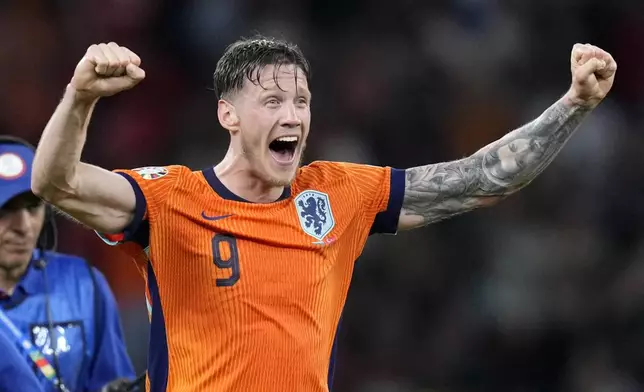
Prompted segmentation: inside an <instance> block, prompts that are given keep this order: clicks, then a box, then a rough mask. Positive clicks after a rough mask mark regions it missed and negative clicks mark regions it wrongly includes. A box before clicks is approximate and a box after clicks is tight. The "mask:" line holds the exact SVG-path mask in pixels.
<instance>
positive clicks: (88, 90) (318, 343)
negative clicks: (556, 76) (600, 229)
mask: <svg viewBox="0 0 644 392" xmlns="http://www.w3.org/2000/svg"><path fill="white" fill-rule="evenodd" d="M571 70H572V84H571V86H570V89H569V90H568V91H567V92H566V93H565V95H564V96H563V97H562V98H561V99H559V100H558V101H556V102H555V103H554V104H553V105H552V106H551V107H550V108H548V109H547V110H546V111H545V112H544V113H543V114H542V115H541V116H539V117H538V118H537V119H535V120H534V121H532V122H530V123H529V124H526V125H524V126H522V127H520V128H518V129H516V130H514V131H512V132H510V133H508V134H507V135H506V136H504V137H503V138H501V139H500V140H498V141H496V142H494V143H492V144H490V145H488V146H486V147H484V148H482V149H481V150H479V151H477V152H476V153H474V154H472V155H471V156H469V157H467V158H464V159H460V160H457V161H453V162H445V163H437V164H430V165H426V166H420V167H414V168H410V169H406V170H399V169H393V168H389V167H376V166H368V165H360V164H349V163H339V162H314V163H312V164H310V165H307V166H303V167H300V159H301V157H302V153H303V151H304V149H305V145H306V140H307V137H308V135H309V124H310V121H311V111H310V107H311V106H310V105H311V91H310V89H309V73H310V68H309V63H308V62H307V60H306V59H305V57H304V56H303V54H302V52H301V51H300V49H298V47H297V46H295V45H293V44H291V43H287V42H282V41H278V40H273V39H269V38H263V37H256V38H252V39H244V40H240V41H238V42H235V43H234V44H232V45H231V46H230V47H228V49H227V50H226V51H225V53H224V54H223V57H222V58H221V59H220V60H219V62H218V64H217V67H216V70H215V73H214V86H215V90H216V93H217V94H218V98H219V101H218V106H217V115H218V119H219V123H220V124H221V126H222V127H223V128H225V129H226V130H227V131H228V132H229V133H230V145H229V148H228V152H227V153H226V155H225V157H224V158H223V160H222V161H221V162H219V163H218V164H217V165H215V166H214V167H208V168H206V169H204V170H201V171H192V170H190V169H188V168H186V167H183V166H165V167H146V168H140V169H135V170H119V171H116V172H111V171H108V170H104V169H102V168H99V167H96V166H92V165H90V164H87V163H83V162H81V161H80V157H81V151H82V149H83V145H84V143H85V138H86V132H87V127H88V124H89V121H90V116H91V113H92V109H93V108H94V106H95V105H96V102H97V101H98V100H99V98H101V97H107V96H111V95H114V94H116V93H118V92H121V91H123V90H127V89H129V88H131V87H133V86H135V85H136V84H137V83H139V82H140V81H141V80H143V79H144V77H145V72H144V71H143V69H142V68H141V59H140V58H139V57H138V56H137V55H136V54H134V53H133V52H132V51H130V50H129V49H127V48H125V47H122V46H119V45H117V44H115V43H109V44H100V45H92V46H91V47H90V48H89V49H88V50H87V53H86V54H85V56H84V57H83V58H82V59H81V60H80V62H79V63H78V65H77V67H76V70H75V72H74V75H73V77H72V79H71V81H70V83H69V85H68V86H67V89H66V91H65V94H64V96H63V99H62V101H61V102H60V104H59V106H58V108H57V109H56V111H55V112H54V114H53V116H52V118H51V120H50V121H49V123H48V124H47V126H46V128H45V131H44V133H43V136H42V139H41V141H40V144H39V146H38V151H37V153H36V160H35V163H34V169H33V170H34V174H33V179H32V187H33V190H34V192H35V193H36V194H37V195H39V196H41V197H42V198H44V199H45V200H47V201H48V202H50V203H52V204H53V205H55V206H56V207H58V208H59V209H61V210H62V211H65V212H66V213H68V214H69V215H71V216H72V217H74V218H75V219H77V220H78V221H80V222H82V223H84V224H85V225H87V226H89V227H91V228H93V229H95V230H96V231H97V232H99V233H103V234H104V235H103V236H104V237H105V239H106V241H107V242H109V243H112V244H121V245H122V246H123V247H124V249H125V250H127V251H128V252H130V253H131V254H132V255H133V256H134V257H135V259H136V260H137V263H138V266H139V268H140V269H141V270H142V271H143V274H144V276H145V278H146V280H147V290H146V291H147V293H146V294H147V298H148V301H149V305H150V312H151V313H150V322H151V326H150V328H151V331H150V339H151V340H150V351H149V361H148V383H149V385H148V387H149V390H151V391H155V392H156V391H184V392H187V391H191V392H197V391H219V392H222V391H280V392H282V391H309V392H311V391H328V390H329V389H330V385H331V382H332V376H333V354H334V353H335V347H334V341H335V336H336V331H337V328H338V323H339V320H340V316H341V314H342V309H343V306H344V303H345V298H346V295H347V290H348V288H349V282H350V281H351V275H352V272H353V266H354V262H355V260H356V259H357V258H358V257H359V256H360V253H361V251H362V249H363V247H364V244H365V241H366V240H367V238H368V236H369V235H370V234H371V233H396V232H397V231H401V230H408V229H412V228H415V227H420V226H424V225H427V224H429V223H432V222H436V221H439V220H441V219H445V218H448V217H451V216H454V215H457V214H460V213H463V212H466V211H469V210H472V209H475V208H477V207H482V206H489V205H492V204H494V203H495V202H497V201H499V200H500V199H502V198H504V197H506V196H508V195H510V194H511V193H514V192H516V191H517V190H519V189H521V188H522V187H523V186H525V185H527V184H528V183H529V182H530V181H531V180H533V179H534V178H535V177H536V176H537V175H538V174H539V173H541V172H542V171H543V170H544V169H545V168H546V166H547V165H548V164H549V163H550V162H551V161H552V160H553V159H554V157H555V156H556V155H557V153H558V152H559V151H560V150H561V149H562V147H563V146H564V143H565V142H566V141H567V140H568V139H569V138H570V136H571V135H572V134H573V132H574V130H575V129H576V128H577V127H578V125H579V124H580V123H581V122H582V120H583V119H584V118H586V117H587V116H588V114H589V113H590V112H591V110H592V109H593V108H594V107H596V106H597V105H598V104H599V103H600V101H601V100H602V99H603V98H604V97H605V95H606V94H607V93H608V91H609V90H610V88H611V86H612V83H613V78H614V75H615V71H616V63H615V61H614V60H613V59H612V57H611V56H610V55H609V54H608V53H606V52H605V51H603V50H601V49H599V48H597V47H594V46H591V45H575V46H574V47H573V49H572V54H571Z"/></svg>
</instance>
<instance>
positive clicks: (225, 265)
mask: <svg viewBox="0 0 644 392" xmlns="http://www.w3.org/2000/svg"><path fill="white" fill-rule="evenodd" d="M224 247H227V248H228V251H227V252H226V251H224V252H222V248H224ZM212 254H213V259H214V263H215V265H216V266H217V268H220V269H229V270H230V277H229V278H225V279H217V287H230V286H233V285H234V284H235V283H237V281H238V280H239V252H238V251H237V239H236V238H235V237H233V236H231V235H227V234H215V236H214V237H212ZM224 257H226V259H224Z"/></svg>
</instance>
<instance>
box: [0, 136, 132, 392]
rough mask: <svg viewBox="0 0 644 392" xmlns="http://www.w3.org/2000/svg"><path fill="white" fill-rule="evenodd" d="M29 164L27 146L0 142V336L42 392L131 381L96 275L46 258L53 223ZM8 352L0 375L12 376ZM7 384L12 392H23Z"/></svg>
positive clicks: (72, 260)
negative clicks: (33, 182) (34, 186)
mask: <svg viewBox="0 0 644 392" xmlns="http://www.w3.org/2000/svg"><path fill="white" fill-rule="evenodd" d="M33 157H34V147H33V146H31V145H29V144H28V143H27V142H25V141H23V140H21V139H18V138H11V137H0V335H2V341H3V342H5V344H6V340H9V341H10V342H11V344H12V345H13V347H14V350H18V352H20V353H21V354H22V358H21V359H20V360H21V361H22V365H24V366H28V369H33V370H30V371H31V375H32V376H35V377H36V378H37V379H38V382H39V383H40V387H41V388H42V390H43V391H52V392H53V391H57V392H64V391H73V392H81V391H91V392H95V391H99V390H100V389H101V388H103V387H105V386H106V385H107V384H108V383H111V382H112V381H114V380H116V379H120V378H130V379H131V378H133V376H134V371H133V368H132V364H131V363H130V359H129V358H128V356H127V353H126V350H125V344H124V342H123V336H122V332H121V327H120V321H119V316H118V312H117V308H116V303H115V301H114V297H113V295H112V293H111V291H110V289H109V287H108V285H107V282H106V280H105V278H104V277H103V275H102V274H101V273H100V272H98V271H97V270H96V269H94V268H92V267H90V266H89V264H88V263H87V262H86V261H85V260H83V259H82V258H80V257H76V256H72V255H66V254H61V253H56V252H53V251H51V249H53V247H54V245H55V238H54V236H55V230H54V226H53V225H54V222H53V216H52V215H51V212H50V211H47V208H46V206H45V204H44V203H43V202H42V201H41V200H40V199H39V198H37V197H36V196H35V195H34V194H33V193H32V192H31V167H32V161H33ZM12 353H13V354H15V352H13V350H12V351H10V352H7V351H4V350H2V354H0V369H16V370H17V371H18V372H19V371H20V369H23V368H22V366H21V364H18V363H15V359H12V358H13V357H15V355H13V357H12V355H10V354H12ZM34 372H35V373H34ZM23 378H24V377H23ZM25 380H31V378H25ZM9 381H10V380H9V379H8V378H6V377H3V378H2V382H3V383H6V382H9ZM14 381H15V384H13V389H11V390H12V391H21V390H28V389H22V388H23V387H22V385H19V384H18V382H22V381H20V379H19V378H18V377H16V378H15V379H14ZM25 388H27V387H25Z"/></svg>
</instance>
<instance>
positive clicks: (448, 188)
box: [398, 44, 617, 230]
mask: <svg viewBox="0 0 644 392" xmlns="http://www.w3.org/2000/svg"><path fill="white" fill-rule="evenodd" d="M570 71H571V73H572V84H571V87H570V89H569V90H568V92H567V93H566V95H565V96H564V97H563V98H561V99H560V100H559V101H557V102H556V103H555V104H553V105H552V106H550V107H549V108H548V109H547V110H546V111H545V112H543V114H542V115H541V116H539V117H538V118H537V119H535V120H534V121H532V122H530V123H528V124H526V125H524V126H523V127H521V128H519V129H517V130H514V131H512V132H510V133H508V134H507V135H505V136H504V137H503V138H501V139H500V140H498V141H496V142H494V143H492V144H490V145H488V146H486V147H484V148H482V149H481V150H479V151H477V152H476V153H475V154H473V155H472V156H470V157H467V158H465V159H461V160H458V161H453V162H447V163H438V164H434V165H427V166H420V167H414V168H411V169H408V170H407V171H406V181H405V195H404V198H403V205H402V209H401V212H400V219H399V221H398V229H399V230H406V229H412V228H414V227H420V226H424V225H427V224H429V223H432V222H436V221H439V220H442V219H446V218H449V217H452V216H454V215H458V214H462V213H464V212H467V211H470V210H473V209H475V208H478V207H483V206H489V205H492V204H494V203H496V202H497V201H499V200H501V199H502V198H504V197H506V196H508V195H510V194H512V193H514V192H516V191H518V190H519V189H521V188H523V187H524V186H526V185H528V184H529V183H530V181H532V180H534V179H535V178H536V177H537V176H538V175H539V174H540V173H541V172H542V171H543V170H544V169H545V168H546V167H547V166H548V165H549V164H550V162H552V160H553V159H554V158H555V156H556V155H557V154H558V153H559V151H561V149H562V148H563V146H564V144H565V143H566V142H567V141H568V139H570V137H571V136H572V134H573V132H574V131H575V130H576V129H577V127H578V126H579V124H581V122H582V121H583V119H584V118H586V116H587V115H588V114H589V113H590V112H591V110H592V109H593V108H595V107H597V105H599V103H600V102H601V101H602V100H603V99H604V97H606V94H608V92H609V91H610V89H611V87H612V86H613V81H614V79H615V72H616V71H617V63H616V62H615V60H614V59H613V57H612V56H611V55H610V54H609V53H608V52H606V51H604V50H602V49H600V48H598V47H596V46H593V45H589V44H584V45H582V44H575V45H574V46H573V48H572V51H571V54H570Z"/></svg>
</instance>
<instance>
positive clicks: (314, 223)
mask: <svg viewBox="0 0 644 392" xmlns="http://www.w3.org/2000/svg"><path fill="white" fill-rule="evenodd" d="M294 202H295V208H296V209H297V217H298V218H299V219H300V226H302V230H304V232H305V233H306V234H308V235H310V236H311V237H313V238H315V239H317V240H318V242H319V241H322V240H323V239H324V237H325V236H326V235H327V234H329V232H330V231H331V230H332V229H333V226H335V221H334V219H333V214H332V213H331V204H330V203H329V195H327V194H326V193H322V192H318V191H313V190H306V191H303V192H302V193H300V194H299V195H297V197H296V198H295V200H294Z"/></svg>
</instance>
